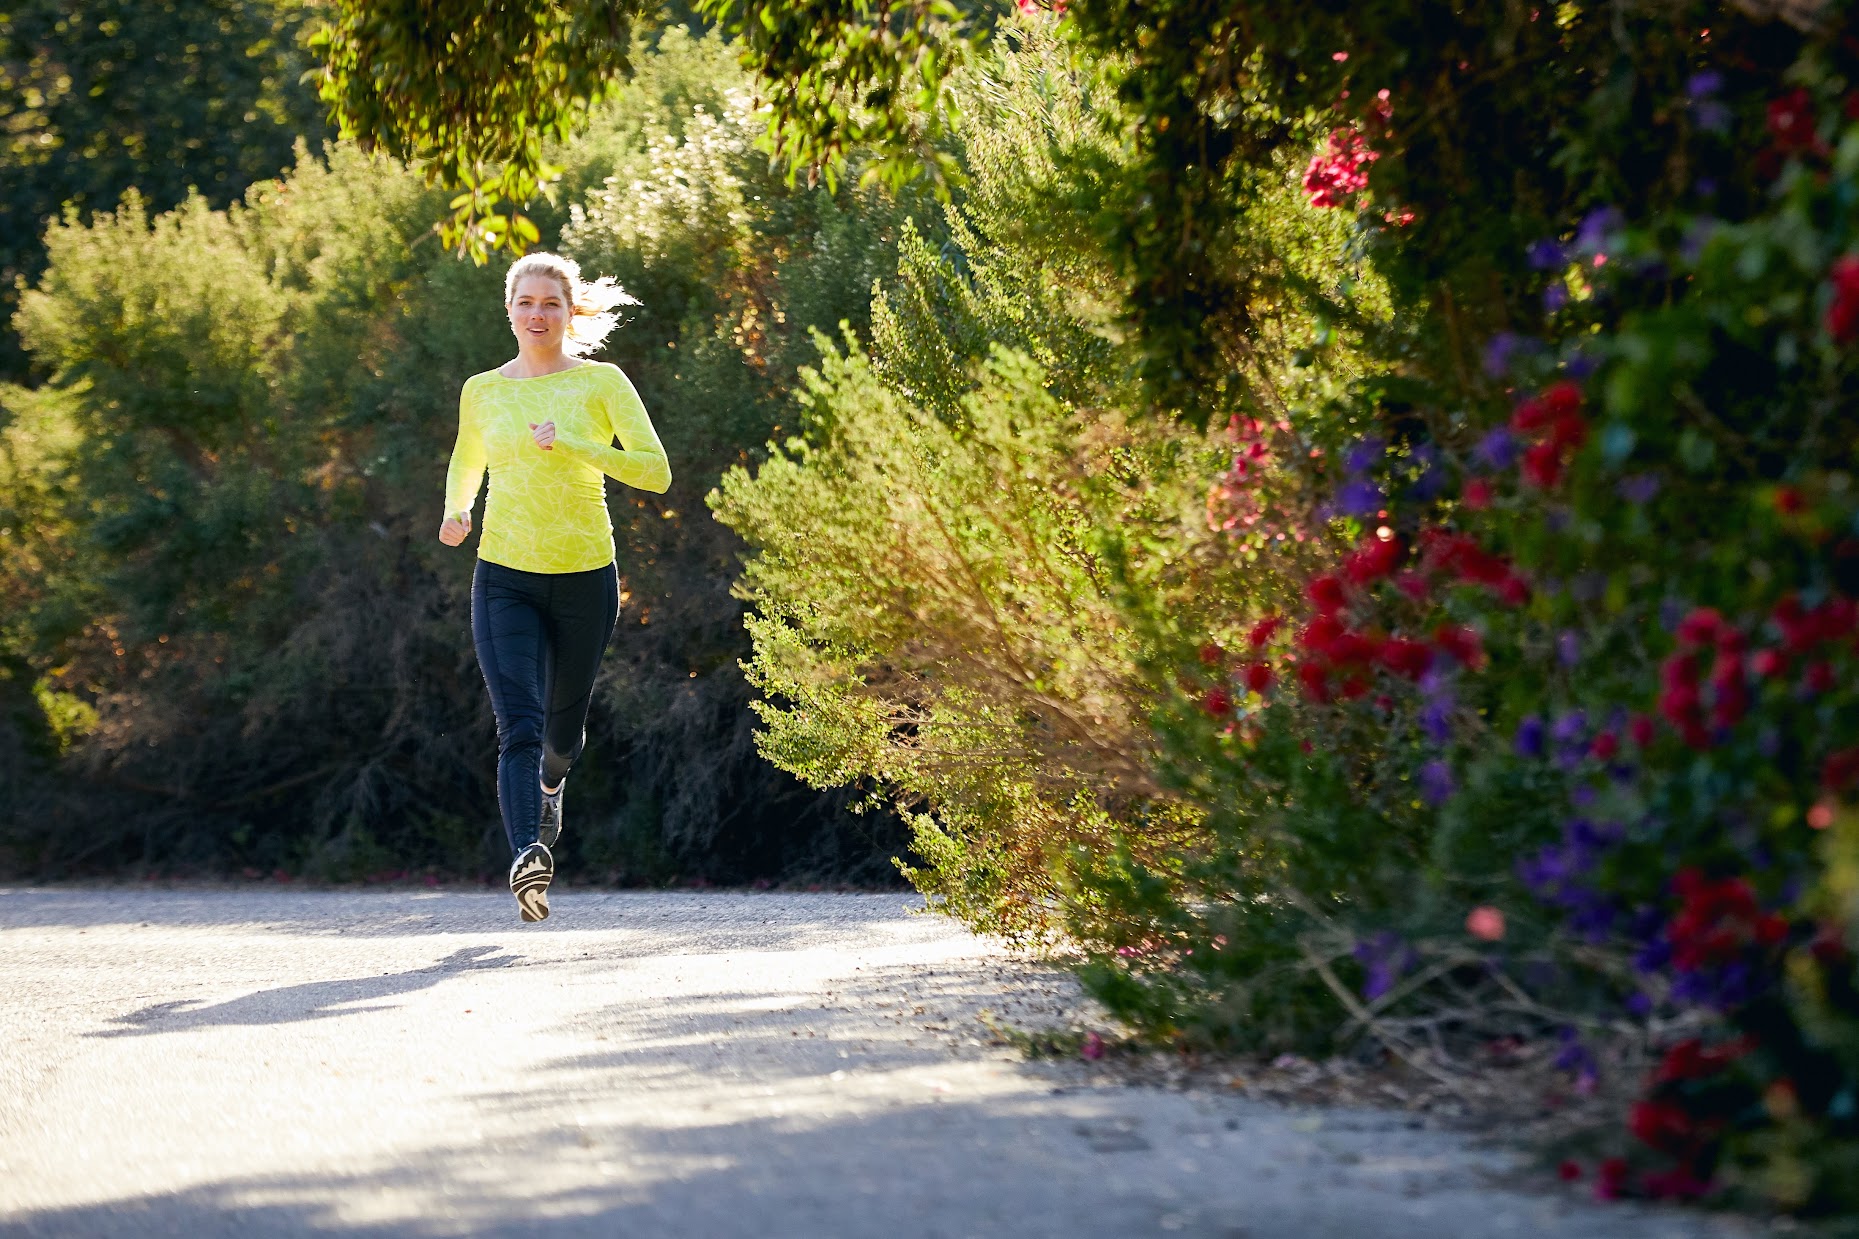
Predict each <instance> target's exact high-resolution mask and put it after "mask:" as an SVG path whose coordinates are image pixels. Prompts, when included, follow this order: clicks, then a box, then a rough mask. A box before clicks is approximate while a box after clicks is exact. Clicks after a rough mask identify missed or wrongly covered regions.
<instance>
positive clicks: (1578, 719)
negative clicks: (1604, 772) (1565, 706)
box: [1549, 710, 1588, 770]
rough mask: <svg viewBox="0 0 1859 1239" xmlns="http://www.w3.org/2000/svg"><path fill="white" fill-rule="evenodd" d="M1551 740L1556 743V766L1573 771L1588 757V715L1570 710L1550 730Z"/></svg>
mask: <svg viewBox="0 0 1859 1239" xmlns="http://www.w3.org/2000/svg"><path fill="white" fill-rule="evenodd" d="M1549 738H1550V739H1551V740H1552V741H1554V742H1555V746H1556V764H1557V765H1559V766H1561V767H1562V768H1563V769H1565V770H1567V769H1572V768H1573V767H1574V766H1576V765H1578V764H1579V763H1580V762H1581V759H1582V758H1584V757H1586V756H1587V755H1588V715H1587V714H1586V713H1585V712H1584V711H1581V710H1570V711H1569V712H1568V713H1566V714H1564V715H1562V716H1561V717H1560V718H1558V719H1556V721H1555V725H1554V726H1552V727H1551V728H1550V729H1549Z"/></svg>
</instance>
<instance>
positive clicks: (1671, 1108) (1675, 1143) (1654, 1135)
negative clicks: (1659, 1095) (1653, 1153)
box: [1627, 1101, 1698, 1154]
mask: <svg viewBox="0 0 1859 1239" xmlns="http://www.w3.org/2000/svg"><path fill="white" fill-rule="evenodd" d="M1627 1129H1628V1130H1629V1131H1631V1132H1632V1133H1633V1134H1634V1135H1635V1136H1637V1137H1638V1138H1639V1139H1640V1141H1641V1143H1643V1144H1647V1145H1650V1146H1652V1147H1653V1148H1655V1149H1658V1150H1659V1151H1660V1152H1662V1153H1674V1154H1676V1153H1681V1152H1684V1151H1687V1150H1689V1149H1690V1148H1691V1147H1692V1146H1693V1145H1694V1144H1696V1142H1697V1138H1698V1131H1697V1126H1696V1124H1694V1123H1693V1122H1692V1119H1691V1115H1689V1114H1687V1113H1686V1112H1685V1109H1684V1107H1683V1106H1680V1105H1678V1104H1677V1103H1675V1102H1670V1101H1636V1102H1634V1103H1633V1109H1632V1110H1630V1111H1629V1112H1628V1115H1627Z"/></svg>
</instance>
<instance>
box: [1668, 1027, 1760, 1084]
mask: <svg viewBox="0 0 1859 1239" xmlns="http://www.w3.org/2000/svg"><path fill="white" fill-rule="evenodd" d="M1749 1050H1750V1045H1749V1043H1748V1042H1747V1041H1731V1042H1728V1043H1726V1044H1724V1045H1720V1046H1716V1047H1713V1048H1711V1049H1705V1048H1704V1043H1703V1042H1702V1041H1700V1040H1698V1039H1697V1038H1696V1037H1692V1038H1689V1039H1688V1040H1685V1041H1681V1042H1679V1043H1678V1044H1677V1045H1675V1046H1673V1047H1672V1048H1671V1049H1669V1050H1667V1051H1666V1052H1665V1057H1664V1058H1663V1059H1661V1060H1660V1062H1659V1066H1658V1069H1657V1070H1656V1071H1654V1072H1653V1076H1652V1081H1653V1084H1654V1085H1659V1084H1676V1083H1678V1082H1680V1081H1683V1080H1706V1079H1709V1078H1710V1077H1711V1076H1714V1075H1716V1074H1718V1073H1719V1072H1721V1071H1722V1070H1723V1069H1724V1068H1726V1067H1728V1066H1729V1065H1730V1064H1731V1063H1733V1062H1735V1061H1736V1060H1737V1059H1739V1058H1741V1057H1743V1055H1745V1054H1747V1053H1749Z"/></svg>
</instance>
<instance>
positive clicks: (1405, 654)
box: [1381, 637, 1433, 680]
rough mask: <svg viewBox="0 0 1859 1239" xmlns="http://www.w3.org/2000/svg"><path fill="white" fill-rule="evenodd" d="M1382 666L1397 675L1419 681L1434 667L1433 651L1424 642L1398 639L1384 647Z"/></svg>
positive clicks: (1385, 644)
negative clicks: (1429, 668) (1428, 669)
mask: <svg viewBox="0 0 1859 1239" xmlns="http://www.w3.org/2000/svg"><path fill="white" fill-rule="evenodd" d="M1381 665H1382V666H1384V667H1386V668H1387V669H1388V670H1390V671H1392V672H1393V673H1394V674H1396V675H1404V676H1406V677H1407V678H1408V679H1410V680H1417V679H1419V678H1420V677H1421V676H1423V675H1425V674H1426V671H1427V668H1428V667H1431V666H1432V665H1433V650H1432V647H1430V646H1428V645H1426V644H1425V643H1424V642H1420V641H1409V640H1407V639H1406V638H1404V637H1397V638H1394V639H1392V640H1390V641H1387V642H1386V643H1384V644H1383V645H1382V647H1381Z"/></svg>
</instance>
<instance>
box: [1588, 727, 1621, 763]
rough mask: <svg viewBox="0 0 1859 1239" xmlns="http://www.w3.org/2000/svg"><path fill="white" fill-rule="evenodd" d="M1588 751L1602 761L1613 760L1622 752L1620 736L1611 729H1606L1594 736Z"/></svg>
mask: <svg viewBox="0 0 1859 1239" xmlns="http://www.w3.org/2000/svg"><path fill="white" fill-rule="evenodd" d="M1588 751H1589V752H1590V753H1593V754H1594V756H1595V757H1596V758H1597V759H1598V760H1600V761H1612V760H1614V757H1615V756H1616V755H1617V754H1618V753H1619V752H1620V737H1618V736H1616V735H1615V734H1614V733H1613V732H1611V731H1604V732H1602V733H1601V734H1600V735H1598V736H1596V737H1595V738H1594V743H1593V744H1592V745H1590V746H1589V749H1588Z"/></svg>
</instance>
